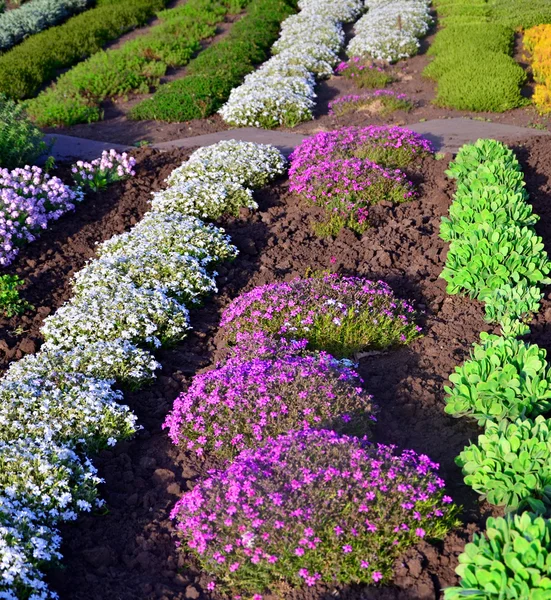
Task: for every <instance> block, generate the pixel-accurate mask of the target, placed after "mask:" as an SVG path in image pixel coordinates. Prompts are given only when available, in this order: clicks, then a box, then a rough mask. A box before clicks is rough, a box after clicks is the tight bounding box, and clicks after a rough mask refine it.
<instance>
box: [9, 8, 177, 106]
mask: <svg viewBox="0 0 551 600" xmlns="http://www.w3.org/2000/svg"><path fill="white" fill-rule="evenodd" d="M167 1H168V0H125V1H124V2H120V0H96V4H95V7H94V8H91V9H89V10H86V11H84V12H83V13H81V14H79V15H76V16H74V17H71V18H70V19H69V20H68V21H66V22H65V23H63V24H61V25H56V26H54V27H50V28H49V29H47V30H46V31H42V32H40V33H37V34H35V35H32V36H30V37H29V38H27V39H26V40H24V41H23V42H21V43H20V44H19V45H17V46H15V47H14V48H12V49H11V50H9V51H7V52H5V53H4V54H2V55H1V56H0V90H2V92H3V93H4V94H6V95H7V96H8V97H10V98H13V99H19V100H21V99H25V98H32V97H34V96H35V95H36V94H37V93H38V92H39V91H40V89H41V88H42V86H44V84H46V83H49V82H50V81H52V80H53V79H54V78H55V77H56V75H58V74H59V72H60V70H62V69H66V68H68V67H71V66H73V65H74V64H76V63H78V62H80V61H81V60H83V59H85V58H87V57H88V56H91V55H92V54H95V53H96V52H99V51H100V50H101V49H102V48H103V46H104V45H105V44H107V43H108V42H110V41H112V40H115V39H117V38H118V37H120V36H121V35H122V34H123V33H125V32H127V31H130V30H131V29H134V28H135V27H139V26H141V25H145V24H146V23H147V22H148V21H149V20H150V19H151V18H152V17H154V16H155V13H156V12H158V11H160V10H162V9H163V8H164V7H165V5H166V4H167Z"/></svg>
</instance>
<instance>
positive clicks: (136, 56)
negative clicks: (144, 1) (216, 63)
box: [27, 0, 247, 127]
mask: <svg viewBox="0 0 551 600" xmlns="http://www.w3.org/2000/svg"><path fill="white" fill-rule="evenodd" d="M246 1H247V0H189V1H188V2H187V3H186V4H184V5H183V6H179V7H177V8H173V9H170V10H165V11H162V12H160V13H158V17H159V18H160V19H161V21H162V22H161V24H159V25H157V26H155V27H152V28H151V29H150V30H149V31H148V32H146V33H144V35H142V36H139V37H137V38H136V39H133V40H131V41H129V42H127V43H126V44H124V45H123V46H122V47H121V48H117V49H112V50H107V51H100V52H98V53H97V54H94V55H93V56H91V57H90V58H89V59H88V60H86V61H84V62H82V63H79V64H78V65H76V66H75V67H73V69H71V70H70V71H68V72H67V73H65V74H64V75H62V76H61V77H60V78H59V79H58V80H57V82H56V83H55V85H53V86H52V87H50V88H48V89H47V90H45V91H44V92H42V93H41V94H40V95H39V96H38V97H37V98H35V99H34V100H31V101H29V102H28V103H27V110H28V113H29V115H30V116H31V117H32V118H33V120H34V121H35V122H36V123H37V124H39V125H41V126H44V127H46V126H51V125H66V126H70V125H74V124H76V123H90V122H93V121H99V120H101V119H102V118H103V110H102V109H101V106H100V104H101V102H102V101H104V100H106V99H108V98H116V97H123V96H125V95H126V94H128V93H129V92H135V93H147V92H149V91H150V88H151V87H156V86H158V85H159V80H160V78H161V77H162V76H163V75H164V74H165V73H166V70H167V68H168V67H180V66H183V65H185V64H187V63H188V62H189V60H190V59H191V57H192V56H193V55H194V54H195V53H197V52H198V51H199V50H200V49H201V43H200V42H201V40H203V39H205V38H208V37H210V36H213V35H214V34H215V32H216V25H217V24H218V23H220V21H222V20H223V18H224V16H225V15H226V14H227V13H228V12H229V13H239V12H240V11H241V10H242V8H243V3H246Z"/></svg>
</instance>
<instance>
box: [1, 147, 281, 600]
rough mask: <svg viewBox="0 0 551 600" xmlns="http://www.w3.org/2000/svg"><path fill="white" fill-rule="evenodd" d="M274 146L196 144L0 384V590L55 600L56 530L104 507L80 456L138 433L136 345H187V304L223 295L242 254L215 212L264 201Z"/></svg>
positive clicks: (146, 355)
mask: <svg viewBox="0 0 551 600" xmlns="http://www.w3.org/2000/svg"><path fill="white" fill-rule="evenodd" d="M284 168H285V159H284V158H283V156H282V155H281V153H280V152H279V151H278V150H277V149H276V148H273V147H271V146H264V145H257V144H251V143H244V142H236V141H234V140H232V141H228V142H221V143H220V144H217V145H215V146H213V147H209V148H204V149H201V150H198V151H197V152H195V153H194V154H193V155H192V157H191V159H190V161H188V163H185V164H184V165H182V167H180V168H178V169H176V170H175V171H174V173H172V174H171V176H170V177H169V179H168V181H169V184H171V188H169V189H168V190H166V192H164V193H160V194H156V195H155V199H154V201H153V208H154V210H152V211H151V212H149V213H148V214H146V215H145V216H144V218H143V219H142V221H141V222H140V223H138V224H137V225H136V226H135V227H134V228H133V229H132V230H131V231H129V232H127V233H124V234H122V235H117V236H115V237H113V238H111V239H110V240H108V241H106V242H104V243H102V244H100V245H99V246H98V255H99V258H98V259H96V260H92V261H90V262H89V263H88V264H87V265H86V266H85V267H84V268H83V269H82V270H81V271H80V272H79V273H78V274H77V275H76V276H75V278H74V282H73V291H74V296H73V298H72V299H71V300H70V301H69V302H67V303H66V304H65V305H64V306H62V307H61V308H60V309H58V310H57V312H56V313H55V314H53V315H52V316H50V317H48V318H47V319H46V320H45V322H44V326H43V329H42V333H43V335H44V338H45V339H46V343H45V344H44V345H43V346H42V349H41V351H40V352H39V353H37V354H35V355H29V356H26V357H25V358H23V359H22V360H20V361H19V362H17V363H13V364H12V365H11V366H10V368H9V369H8V371H7V373H6V374H5V375H4V377H3V378H2V379H0V598H1V599H2V600H19V598H21V597H25V598H29V600H53V599H54V598H57V595H56V594H55V593H53V592H51V591H49V590H48V588H47V586H46V584H45V582H44V581H43V579H42V576H41V573H40V570H39V567H40V565H41V564H42V563H46V562H51V561H55V560H59V559H60V558H61V557H60V554H59V545H60V539H59V535H58V533H57V531H56V529H55V528H56V526H57V524H58V523H59V522H60V521H63V520H69V519H74V518H76V516H77V513H78V512H79V511H89V510H91V509H92V508H93V507H95V506H98V505H101V502H100V501H99V500H97V498H96V486H97V484H98V482H99V479H98V478H97V476H96V471H95V469H94V468H93V466H92V465H91V463H90V461H89V460H88V459H87V458H86V455H87V454H88V453H90V452H94V451H96V450H98V449H101V448H104V447H105V446H111V445H114V444H115V443H116V442H117V440H120V439H124V438H127V437H129V436H131V435H132V434H133V433H135V431H136V429H137V424H136V417H135V416H134V415H133V414H132V412H131V411H130V409H129V408H128V407H127V406H124V405H123V404H122V403H121V402H122V400H123V396H122V393H121V392H119V391H115V390H114V389H113V384H114V382H115V379H116V380H119V381H123V382H125V383H127V384H130V385H133V386H138V385H140V384H142V383H143V382H144V381H147V380H150V379H151V378H152V377H153V376H154V371H155V370H156V369H157V368H158V367H159V366H160V365H159V364H158V363H157V361H156V360H155V358H154V357H153V355H152V354H151V353H150V352H149V351H148V350H144V349H143V348H142V347H141V346H144V345H146V346H150V347H158V346H160V345H161V344H163V343H165V342H174V341H177V340H180V339H182V338H183V337H184V336H185V335H186V334H187V332H188V331H189V329H190V326H189V313H188V306H190V305H194V304H197V303H198V302H199V301H200V299H201V297H203V296H204V295H206V294H209V293H212V292H215V291H216V283H215V279H214V278H215V275H216V273H215V271H214V267H215V266H216V264H217V263H219V262H221V261H223V260H226V259H231V258H234V257H235V256H236V255H237V249H236V248H235V246H233V245H232V244H231V243H230V239H229V237H228V236H227V235H226V234H225V232H224V230H223V229H220V228H218V227H215V226H214V225H212V224H207V223H204V222H203V221H201V220H200V219H199V218H197V215H201V216H203V217H205V218H209V219H212V218H216V217H218V216H220V215H222V214H224V213H227V212H230V213H231V212H233V213H235V212H236V211H237V212H238V210H239V207H240V206H247V207H248V208H254V207H256V203H255V202H254V200H253V198H252V191H251V188H255V187H259V186H262V185H264V184H266V183H267V182H268V181H270V180H271V179H273V178H274V177H275V176H276V175H279V174H281V173H283V171H284Z"/></svg>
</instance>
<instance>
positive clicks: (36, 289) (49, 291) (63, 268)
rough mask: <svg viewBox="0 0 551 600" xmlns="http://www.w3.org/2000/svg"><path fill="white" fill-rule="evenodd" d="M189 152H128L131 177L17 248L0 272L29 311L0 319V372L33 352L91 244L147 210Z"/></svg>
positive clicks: (123, 227)
mask: <svg viewBox="0 0 551 600" xmlns="http://www.w3.org/2000/svg"><path fill="white" fill-rule="evenodd" d="M192 151H193V149H187V148H186V149H182V150H174V151H171V152H166V153H160V152H158V151H154V150H151V149H140V150H136V151H134V152H133V155H134V156H135V158H136V160H137V164H136V168H135V169H136V176H135V177H132V178H131V179H129V180H126V181H121V182H118V183H116V184H114V185H112V186H110V187H108V188H107V189H106V190H103V191H101V192H98V193H94V192H90V193H88V194H87V195H86V197H85V198H84V200H83V201H82V202H81V203H80V204H77V206H76V208H75V210H74V211H72V212H70V213H68V214H66V215H65V216H64V217H62V218H61V219H59V221H55V222H52V223H51V224H50V225H49V227H48V229H47V230H46V231H44V232H43V233H42V235H41V236H40V238H39V239H38V240H37V241H35V242H33V243H31V244H29V245H27V246H25V247H24V248H22V249H21V251H20V253H19V255H18V256H17V258H16V260H15V261H14V262H13V263H12V264H11V265H10V266H9V267H6V268H5V269H4V270H3V272H4V273H8V274H16V275H19V277H21V278H22V279H24V281H25V287H24V288H23V290H22V295H23V297H24V298H25V299H26V300H28V301H29V302H30V303H31V304H32V305H34V307H35V310H33V311H30V312H28V313H27V314H25V315H23V316H19V317H18V316H15V317H12V318H11V319H7V318H0V371H3V370H5V369H6V367H7V366H8V364H9V362H10V361H11V360H14V359H15V360H17V359H19V358H21V357H22V356H23V355H24V354H30V353H33V352H35V351H36V349H37V347H38V345H39V343H40V333H39V331H40V327H41V325H42V321H43V319H44V318H45V317H46V316H47V315H48V314H50V313H51V312H53V311H54V310H55V309H56V308H57V307H58V306H60V305H61V304H62V303H63V302H65V300H67V299H68V298H69V297H70V296H71V295H72V294H71V290H70V287H69V281H70V278H71V276H72V275H73V273H75V272H76V271H78V270H79V269H80V268H81V267H82V266H83V264H84V262H85V261H86V260H87V259H89V258H90V257H91V256H93V255H94V250H95V245H96V243H97V242H101V241H104V240H106V239H109V238H110V237H111V236H113V235H115V234H117V233H121V232H123V231H125V230H127V229H129V228H130V226H131V225H133V224H135V223H137V222H138V221H139V220H140V219H141V217H142V215H143V214H144V212H145V211H146V210H148V200H150V199H151V192H153V191H157V190H159V189H160V188H161V186H162V185H163V181H164V179H165V178H166V177H167V176H168V175H169V173H170V172H171V171H172V170H173V169H174V168H175V167H177V166H179V165H180V164H181V163H182V162H183V161H184V160H185V159H186V158H187V157H188V156H189V154H190V153H191V152H192ZM67 171H68V168H67V167H64V166H63V165H62V166H61V167H60V173H59V175H60V176H61V177H62V178H64V177H63V173H64V172H65V173H67ZM56 174H58V173H57V172H56ZM69 179H70V178H69V177H67V180H69Z"/></svg>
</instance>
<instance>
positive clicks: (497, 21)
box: [423, 0, 551, 112]
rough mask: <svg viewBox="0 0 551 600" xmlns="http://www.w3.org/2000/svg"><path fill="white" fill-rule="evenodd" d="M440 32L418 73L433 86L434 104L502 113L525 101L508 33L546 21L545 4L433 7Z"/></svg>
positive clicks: (516, 1)
mask: <svg viewBox="0 0 551 600" xmlns="http://www.w3.org/2000/svg"><path fill="white" fill-rule="evenodd" d="M435 6H436V10H437V13H438V15H439V16H440V17H443V18H442V19H441V23H442V25H444V27H443V28H442V29H441V30H440V31H439V32H438V33H437V35H436V38H435V40H434V44H433V47H432V48H431V50H430V53H431V54H435V55H436V59H435V60H434V61H433V62H432V63H430V64H429V65H428V66H427V67H426V68H425V70H424V72H423V74H424V75H425V76H426V77H429V78H431V79H435V80H436V81H437V82H438V91H437V95H436V99H435V103H436V104H438V105H439V106H445V107H450V108H456V109H459V110H472V111H492V112H503V111H505V110H509V109H512V108H516V107H518V106H524V105H526V104H529V103H530V101H529V100H528V99H526V98H525V97H524V96H523V95H522V94H521V88H522V86H523V85H524V84H525V83H526V81H527V78H526V73H525V72H524V70H523V69H522V67H520V65H518V64H517V63H516V62H515V61H514V60H513V59H512V58H511V55H512V53H513V40H514V32H515V30H517V29H522V28H526V27H530V26H533V25H536V24H538V23H548V22H549V21H550V20H551V6H550V5H549V2H548V1H547V0H500V1H499V2H474V3H473V2H459V1H455V2H436V3H435Z"/></svg>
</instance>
